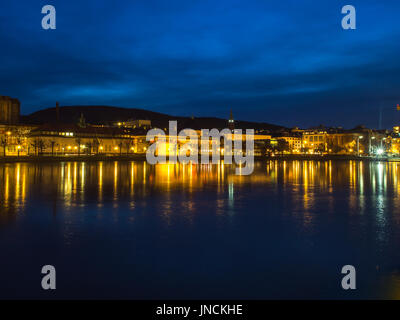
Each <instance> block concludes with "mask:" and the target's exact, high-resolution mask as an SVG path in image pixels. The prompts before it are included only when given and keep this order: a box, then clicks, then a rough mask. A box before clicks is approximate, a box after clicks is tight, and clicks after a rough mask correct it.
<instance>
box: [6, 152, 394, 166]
mask: <svg viewBox="0 0 400 320" xmlns="http://www.w3.org/2000/svg"><path fill="white" fill-rule="evenodd" d="M221 159H223V157H221ZM254 160H255V161H265V160H283V161H294V160H297V161H332V160H334V161H336V160H339V161H349V160H353V161H368V162H370V161H374V162H375V161H383V162H400V157H392V158H390V157H380V158H377V157H368V156H364V157H358V156H353V155H298V154H296V155H277V156H274V157H270V156H254ZM65 161H72V162H76V161H78V162H98V161H146V155H145V154H130V155H110V156H105V155H91V156H88V155H82V156H77V155H73V156H47V155H46V156H5V157H4V156H0V164H1V163H16V162H33V163H38V162H65Z"/></svg>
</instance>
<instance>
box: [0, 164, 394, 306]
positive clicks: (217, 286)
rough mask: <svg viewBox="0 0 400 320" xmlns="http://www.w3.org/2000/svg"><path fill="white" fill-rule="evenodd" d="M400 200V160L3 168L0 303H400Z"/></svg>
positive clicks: (0, 183) (0, 168) (0, 178)
mask: <svg viewBox="0 0 400 320" xmlns="http://www.w3.org/2000/svg"><path fill="white" fill-rule="evenodd" d="M399 195H400V163H379V162H376V163H362V162H356V161H348V162H346V161H337V162H334V161H332V162H330V161H326V162H323V161H321V162H319V161H267V162H258V163H256V165H255V170H254V173H253V174H252V175H251V176H236V175H235V174H234V168H233V167H231V166H229V165H222V164H221V165H213V166H211V165H210V166H205V165H204V166H199V165H172V164H170V165H156V166H151V165H148V164H146V163H144V162H98V163H95V162H93V163H79V162H65V163H47V164H33V163H16V164H0V298H134V299H165V298H187V299H192V298H209V299H210V298H211V299H214V298H217V299H223V298H225V299H231V298H234V299H235V298H240V299H243V298H247V299H266V298H275V299H278V298H279V299H280V298H334V299H337V298H340V299H352V298H400V198H399ZM45 264H51V265H54V266H55V267H56V270H57V290H56V291H53V292H48V291H44V290H42V289H41V285H40V282H41V277H42V275H41V273H40V271H41V267H42V266H43V265H45ZM346 264H351V265H354V266H355V267H356V269H357V290H355V291H351V292H349V291H344V290H342V289H341V286H340V282H341V278H342V275H341V273H340V271H341V268H342V266H343V265H346Z"/></svg>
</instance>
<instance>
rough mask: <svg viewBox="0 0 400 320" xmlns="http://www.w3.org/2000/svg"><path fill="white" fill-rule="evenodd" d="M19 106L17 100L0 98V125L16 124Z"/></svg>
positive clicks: (5, 97)
mask: <svg viewBox="0 0 400 320" xmlns="http://www.w3.org/2000/svg"><path fill="white" fill-rule="evenodd" d="M20 107H21V104H20V102H19V100H18V99H14V98H11V97H7V96H0V123H2V124H17V123H18V122H19V113H20Z"/></svg>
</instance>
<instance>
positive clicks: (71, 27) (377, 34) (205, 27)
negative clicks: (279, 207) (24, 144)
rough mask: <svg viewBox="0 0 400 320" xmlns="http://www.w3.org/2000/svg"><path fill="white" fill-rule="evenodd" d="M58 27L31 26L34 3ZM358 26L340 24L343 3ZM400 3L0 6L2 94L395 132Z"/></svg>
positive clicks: (53, 0) (27, 102) (52, 0)
mask: <svg viewBox="0 0 400 320" xmlns="http://www.w3.org/2000/svg"><path fill="white" fill-rule="evenodd" d="M46 4H52V5H54V6H55V8H56V10H57V29H56V30H43V29H42V28H41V19H42V17H43V14H42V13H41V8H42V6H44V5H46ZM346 4H352V5H354V6H355V8H356V10H357V29H356V30H343V29H342V27H341V19H342V17H343V15H342V13H341V8H342V6H344V5H346ZM399 17H400V1H398V0H385V1H378V0H375V1H370V0H362V1H355V0H351V1H350V2H349V1H346V2H345V1H336V0H329V1H315V0H313V1H310V0H293V1H292V0H279V1H270V0H263V1H251V0H246V1H237V0H212V1H209V0H201V1H197V0H191V1H189V0H184V1H180V0H179V1H177V0H169V1H167V0H165V1H155V0H140V1H139V0H126V1H125V0H114V1H111V0H107V1H106V0H95V1H90V0H80V1H65V0H64V1H60V0H46V1H36V0H19V1H1V2H0V95H8V96H13V97H17V98H19V99H20V101H21V104H22V106H21V109H22V113H23V114H28V113H31V112H33V111H35V110H38V109H41V108H45V107H51V106H54V104H55V102H56V101H59V102H60V104H61V105H113V106H122V107H135V108H145V109H149V110H153V111H159V112H164V113H169V114H173V115H189V116H190V115H192V114H193V115H194V116H217V117H227V116H228V115H229V110H230V109H231V108H232V109H233V113H234V116H235V118H236V119H242V120H255V121H266V122H270V123H275V124H281V125H286V126H295V125H298V126H302V127H308V126H313V125H319V124H325V125H335V126H344V127H353V126H355V125H358V124H365V125H367V126H370V127H377V126H378V123H379V110H380V109H382V124H383V127H391V126H393V125H394V124H396V123H397V124H400V112H397V113H396V111H395V105H396V104H397V103H400V23H399Z"/></svg>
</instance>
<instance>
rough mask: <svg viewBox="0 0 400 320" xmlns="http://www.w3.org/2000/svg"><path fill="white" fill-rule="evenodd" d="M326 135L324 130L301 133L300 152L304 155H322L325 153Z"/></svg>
mask: <svg viewBox="0 0 400 320" xmlns="http://www.w3.org/2000/svg"><path fill="white" fill-rule="evenodd" d="M327 136H328V133H327V131H326V130H324V129H310V130H305V131H303V135H302V151H303V152H305V153H310V154H313V153H324V152H326V151H327Z"/></svg>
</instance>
